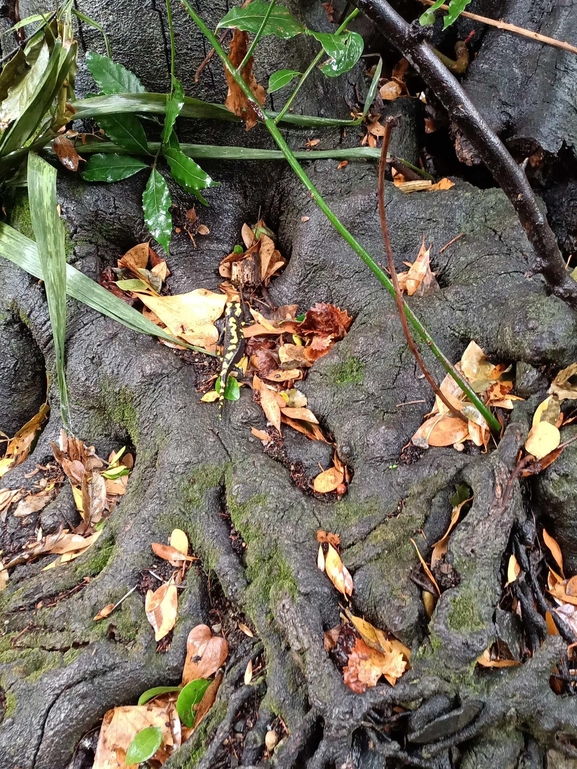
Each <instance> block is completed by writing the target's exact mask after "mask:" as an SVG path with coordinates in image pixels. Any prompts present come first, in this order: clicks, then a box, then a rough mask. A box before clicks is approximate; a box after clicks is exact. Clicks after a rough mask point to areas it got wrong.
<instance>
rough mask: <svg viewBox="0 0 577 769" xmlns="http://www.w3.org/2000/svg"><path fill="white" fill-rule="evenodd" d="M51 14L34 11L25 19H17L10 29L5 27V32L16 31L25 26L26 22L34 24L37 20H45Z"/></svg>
mask: <svg viewBox="0 0 577 769" xmlns="http://www.w3.org/2000/svg"><path fill="white" fill-rule="evenodd" d="M51 16H52V14H51V13H34V14H32V16H27V17H26V18H25V19H20V21H17V22H16V24H14V26H13V27H10V29H7V30H6V32H16V30H18V29H22V27H26V26H27V25H28V24H36V23H37V22H39V21H42V22H47V21H48V20H49V19H50V18H51Z"/></svg>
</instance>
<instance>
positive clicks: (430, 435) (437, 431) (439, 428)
mask: <svg viewBox="0 0 577 769" xmlns="http://www.w3.org/2000/svg"><path fill="white" fill-rule="evenodd" d="M468 435H469V426H468V424H467V422H464V421H463V420H462V419H458V418H457V417H449V416H446V415H441V416H435V417H430V418H429V419H427V421H426V422H423V424H422V425H421V426H420V427H419V429H418V430H417V432H416V433H415V434H414V435H413V437H412V439H411V440H412V441H413V443H414V444H415V446H418V447H419V448H422V449H427V448H429V446H452V445H453V444H454V443H461V442H462V441H464V440H466V439H467V437H468Z"/></svg>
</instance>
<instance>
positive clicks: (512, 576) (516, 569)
mask: <svg viewBox="0 0 577 769" xmlns="http://www.w3.org/2000/svg"><path fill="white" fill-rule="evenodd" d="M520 573H521V567H520V566H519V563H518V561H517V559H516V558H515V556H514V555H510V556H509V563H508V564H507V582H506V583H505V587H507V586H508V585H510V584H512V583H513V582H516V581H517V577H518V576H519V574H520Z"/></svg>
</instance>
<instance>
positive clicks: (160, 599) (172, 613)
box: [144, 582, 178, 641]
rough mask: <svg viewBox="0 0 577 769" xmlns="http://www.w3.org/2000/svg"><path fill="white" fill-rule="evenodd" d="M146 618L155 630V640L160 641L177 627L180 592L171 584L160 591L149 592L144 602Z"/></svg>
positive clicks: (162, 586) (160, 588) (163, 586)
mask: <svg viewBox="0 0 577 769" xmlns="http://www.w3.org/2000/svg"><path fill="white" fill-rule="evenodd" d="M144 610H145V612H146V618H147V619H148V621H149V622H150V624H151V625H152V627H153V629H154V640H155V641H160V640H161V639H162V638H164V637H165V636H166V635H168V633H170V631H171V630H172V628H173V627H174V626H175V625H176V617H177V614H178V591H177V589H176V585H174V584H172V583H171V582H169V583H167V584H165V585H161V586H160V587H159V588H158V590H155V591H154V592H152V590H149V591H148V592H147V594H146V598H145V602H144Z"/></svg>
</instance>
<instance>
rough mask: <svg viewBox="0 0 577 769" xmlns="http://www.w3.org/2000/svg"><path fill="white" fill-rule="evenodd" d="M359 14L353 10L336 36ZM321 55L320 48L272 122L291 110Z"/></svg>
mask: <svg viewBox="0 0 577 769" xmlns="http://www.w3.org/2000/svg"><path fill="white" fill-rule="evenodd" d="M359 13H360V11H359V9H358V8H355V10H354V11H353V12H352V13H350V14H349V15H348V16H347V18H346V19H345V20H344V21H343V23H342V24H341V26H340V27H339V28H338V29H337V32H336V34H337V35H339V34H340V33H341V32H344V31H345V29H346V28H347V25H348V24H349V23H350V22H351V21H352V20H353V19H354V18H355V16H358V15H359ZM323 55H325V52H324V50H323V49H322V48H321V50H320V51H319V52H318V53H317V55H316V56H315V58H314V59H313V60H312V61H311V63H310V64H309V66H308V67H307V68H306V70H305V72H304V73H303V76H302V77H301V79H300V80H299V82H298V83H297V87H296V88H295V89H294V91H293V92H292V93H291V95H290V96H289V98H288V99H287V102H286V104H285V105H284V107H283V108H282V109H281V111H280V112H279V113H278V115H277V116H276V118H275V121H274V122H275V123H280V121H281V120H283V119H284V116H285V115H286V113H287V112H288V110H289V109H290V108H291V105H292V103H293V101H294V100H295V99H296V97H297V94H298V92H299V91H300V90H301V88H302V87H303V85H304V84H305V81H306V79H307V78H308V76H309V75H310V74H311V72H312V71H313V69H314V68H315V67H316V66H317V64H318V63H319V62H320V60H321V59H322V58H323Z"/></svg>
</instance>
